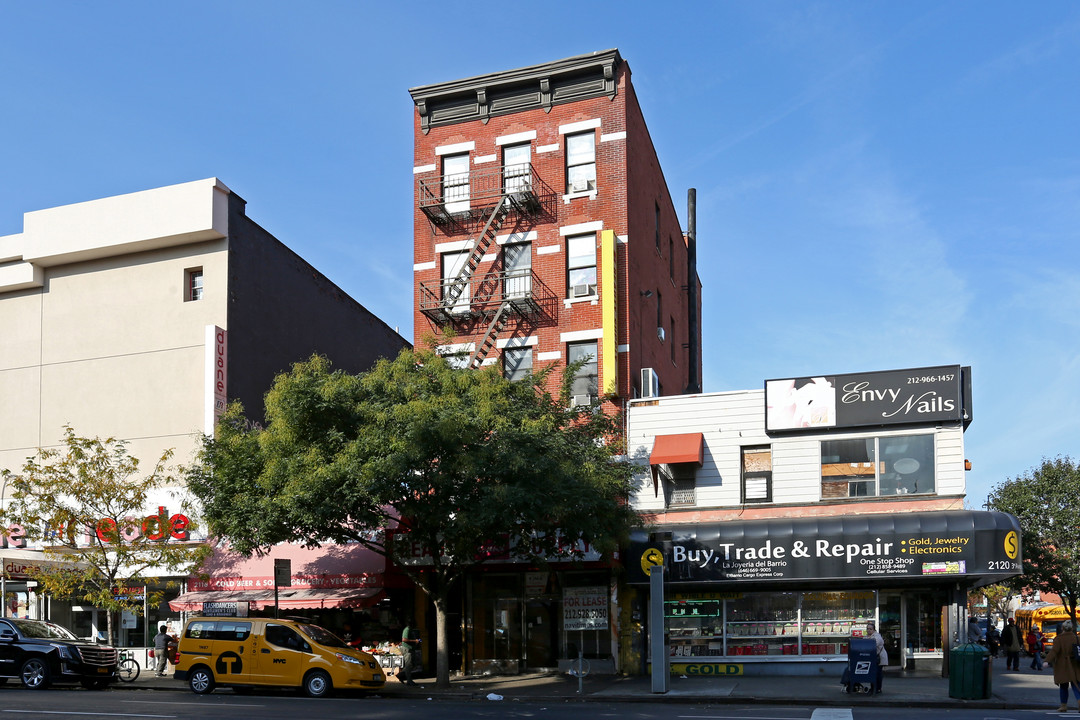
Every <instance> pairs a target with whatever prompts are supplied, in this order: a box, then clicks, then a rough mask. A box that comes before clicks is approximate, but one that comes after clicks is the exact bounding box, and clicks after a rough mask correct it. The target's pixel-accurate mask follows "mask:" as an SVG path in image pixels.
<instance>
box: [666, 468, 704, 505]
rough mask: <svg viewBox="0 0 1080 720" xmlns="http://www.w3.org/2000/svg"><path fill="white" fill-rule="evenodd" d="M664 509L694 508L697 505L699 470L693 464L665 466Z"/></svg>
mask: <svg viewBox="0 0 1080 720" xmlns="http://www.w3.org/2000/svg"><path fill="white" fill-rule="evenodd" d="M663 468H664V470H662V471H661V475H662V476H663V479H664V507H668V508H677V507H692V506H694V505H696V504H697V468H696V467H695V466H694V465H693V464H691V463H679V464H677V465H664V466H663Z"/></svg>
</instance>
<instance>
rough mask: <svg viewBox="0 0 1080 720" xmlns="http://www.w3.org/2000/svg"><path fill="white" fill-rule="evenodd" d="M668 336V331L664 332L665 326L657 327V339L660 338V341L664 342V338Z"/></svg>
mask: <svg viewBox="0 0 1080 720" xmlns="http://www.w3.org/2000/svg"><path fill="white" fill-rule="evenodd" d="M666 337H667V333H665V332H664V328H662V327H658V328H656V339H657V340H659V341H660V342H664V338H666Z"/></svg>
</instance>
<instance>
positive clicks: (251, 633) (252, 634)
mask: <svg viewBox="0 0 1080 720" xmlns="http://www.w3.org/2000/svg"><path fill="white" fill-rule="evenodd" d="M175 677H176V679H177V680H181V681H185V682H187V684H188V687H190V688H191V690H192V691H193V692H195V693H197V694H199V695H203V694H206V693H210V692H213V691H214V688H215V687H217V686H219V685H221V686H225V687H232V688H233V689H234V690H237V691H240V692H243V691H245V690H250V689H252V688H254V687H292V688H300V689H302V690H303V691H304V692H305V693H306V694H307V695H308V696H309V697H324V696H326V695H328V694H330V692H331V691H333V690H334V689H338V690H379V689H381V688H382V687H383V686H384V685H385V684H386V675H385V674H384V673H383V669H382V667H381V666H380V665H379V663H378V661H376V660H375V658H373V657H372V656H371V655H369V654H368V653H366V652H362V651H360V650H358V649H357V648H353V647H350V646H349V645H347V644H346V643H345V641H343V640H341V639H340V638H338V637H337V636H336V635H334V634H333V633H332V632H330V631H329V630H326V629H324V628H321V627H319V626H318V625H314V624H311V623H308V622H305V621H302V620H285V619H275V618H218V617H196V618H192V619H190V620H188V622H187V625H185V626H184V632H183V635H182V636H181V637H180V648H179V658H178V659H177V663H176V675H175Z"/></svg>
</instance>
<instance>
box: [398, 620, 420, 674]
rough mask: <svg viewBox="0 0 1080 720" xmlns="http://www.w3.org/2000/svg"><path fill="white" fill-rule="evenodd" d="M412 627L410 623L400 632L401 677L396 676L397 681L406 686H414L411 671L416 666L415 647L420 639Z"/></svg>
mask: <svg viewBox="0 0 1080 720" xmlns="http://www.w3.org/2000/svg"><path fill="white" fill-rule="evenodd" d="M412 625H413V624H412V623H411V622H409V623H406V624H405V629H404V630H402V631H401V675H398V680H401V682H403V683H405V684H406V685H415V684H416V683H414V682H413V679H412V671H413V667H414V666H415V665H416V650H417V647H416V646H417V645H418V644H419V643H420V638H419V637H417V635H416V630H414V629H413V627H412ZM402 678H404V679H402Z"/></svg>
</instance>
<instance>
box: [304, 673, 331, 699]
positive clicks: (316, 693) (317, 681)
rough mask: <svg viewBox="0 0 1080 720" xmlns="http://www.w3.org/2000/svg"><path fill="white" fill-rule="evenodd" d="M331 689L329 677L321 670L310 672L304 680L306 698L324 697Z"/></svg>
mask: <svg viewBox="0 0 1080 720" xmlns="http://www.w3.org/2000/svg"><path fill="white" fill-rule="evenodd" d="M331 688H332V685H331V683H330V676H329V675H327V674H326V673H325V672H324V671H322V670H312V671H311V672H309V673H308V674H307V676H306V677H305V678H304V693H305V694H306V695H307V696H308V697H313V698H318V697H326V696H327V695H329V694H330V690H331Z"/></svg>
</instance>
